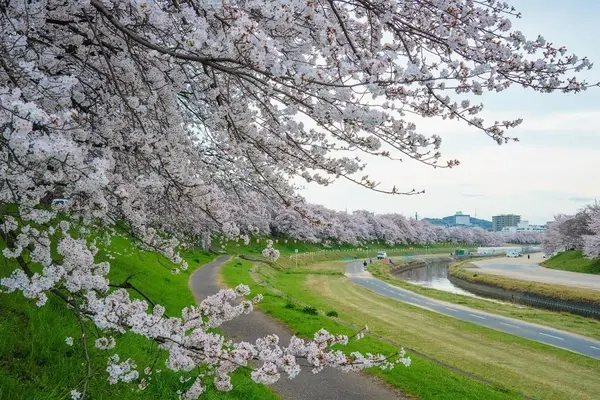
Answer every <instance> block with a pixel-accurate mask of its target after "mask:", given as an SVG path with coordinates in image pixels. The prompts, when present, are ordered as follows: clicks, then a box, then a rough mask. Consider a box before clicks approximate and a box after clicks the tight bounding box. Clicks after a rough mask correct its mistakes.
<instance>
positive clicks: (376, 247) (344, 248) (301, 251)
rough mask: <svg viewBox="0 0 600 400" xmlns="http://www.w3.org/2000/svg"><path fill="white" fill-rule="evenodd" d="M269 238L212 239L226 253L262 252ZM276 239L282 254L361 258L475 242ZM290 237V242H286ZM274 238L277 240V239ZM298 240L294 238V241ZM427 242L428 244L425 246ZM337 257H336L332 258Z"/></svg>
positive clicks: (446, 250)
mask: <svg viewBox="0 0 600 400" xmlns="http://www.w3.org/2000/svg"><path fill="white" fill-rule="evenodd" d="M267 239H269V238H265V237H253V238H252V239H251V240H250V243H249V244H247V245H246V244H244V242H243V241H242V240H228V239H225V238H218V239H216V240H214V241H213V244H214V246H215V247H218V248H221V249H223V250H224V251H225V252H226V253H227V254H250V255H251V254H254V255H260V254H261V252H262V251H263V249H264V248H265V246H266V240H267ZM271 239H272V240H273V241H274V243H273V247H274V248H276V249H277V250H279V252H280V253H281V255H282V256H288V257H289V256H291V255H295V250H296V249H298V257H299V260H300V258H301V257H310V256H311V255H310V254H307V253H319V252H320V253H339V254H340V255H341V257H340V256H338V259H339V258H343V257H344V256H350V257H351V256H354V255H356V256H358V257H361V258H364V257H367V255H369V256H370V257H375V254H376V253H377V252H378V251H380V250H382V251H386V252H387V253H388V255H412V254H425V253H442V254H443V253H448V254H450V252H452V251H454V250H455V249H456V248H464V249H472V248H474V247H475V246H474V245H468V244H451V243H449V244H446V243H435V244H431V245H422V244H406V245H394V246H389V245H388V244H386V243H384V242H381V243H377V242H373V243H366V244H364V245H360V246H353V245H349V244H336V243H333V244H319V243H310V242H304V241H301V240H295V239H288V238H271ZM257 240H258V242H257ZM286 240H287V243H286ZM275 241H277V242H276V243H275ZM294 241H295V242H294ZM426 246H427V247H426ZM332 259H335V258H332Z"/></svg>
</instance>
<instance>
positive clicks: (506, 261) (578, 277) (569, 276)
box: [473, 253, 600, 295]
mask: <svg viewBox="0 0 600 400" xmlns="http://www.w3.org/2000/svg"><path fill="white" fill-rule="evenodd" d="M543 260H544V259H543V258H542V253H536V254H533V255H532V256H531V259H527V256H524V257H518V258H508V257H502V258H493V259H489V260H481V261H475V262H473V264H475V265H476V266H477V267H479V268H478V270H477V272H482V273H485V274H492V275H501V276H505V277H507V278H514V279H521V280H524V281H534V282H543V283H551V284H556V285H566V286H574V287H578V288H586V289H593V290H600V275H593V274H583V273H580V272H570V271H561V270H558V269H549V268H544V267H540V266H539V265H538V264H539V263H541V262H542V261H543ZM599 295H600V294H599Z"/></svg>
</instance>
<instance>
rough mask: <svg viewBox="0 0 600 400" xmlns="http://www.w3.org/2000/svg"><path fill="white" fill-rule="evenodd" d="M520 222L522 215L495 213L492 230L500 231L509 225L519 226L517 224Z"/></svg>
mask: <svg viewBox="0 0 600 400" xmlns="http://www.w3.org/2000/svg"><path fill="white" fill-rule="evenodd" d="M519 222H521V216H520V215H514V214H502V215H494V216H493V217H492V230H493V231H494V232H498V231H501V230H502V229H503V228H505V227H507V226H517V225H519Z"/></svg>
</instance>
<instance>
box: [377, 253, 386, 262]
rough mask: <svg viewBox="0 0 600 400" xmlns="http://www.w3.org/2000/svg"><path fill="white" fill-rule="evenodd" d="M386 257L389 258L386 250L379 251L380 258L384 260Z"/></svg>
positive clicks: (378, 257)
mask: <svg viewBox="0 0 600 400" xmlns="http://www.w3.org/2000/svg"><path fill="white" fill-rule="evenodd" d="M384 258H387V253H386V252H385V251H380V252H379V253H377V259H378V260H383V259H384Z"/></svg>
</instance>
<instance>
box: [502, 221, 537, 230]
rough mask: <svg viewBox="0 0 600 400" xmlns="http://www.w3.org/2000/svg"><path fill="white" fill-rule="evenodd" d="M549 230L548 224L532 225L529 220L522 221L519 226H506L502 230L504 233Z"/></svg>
mask: <svg viewBox="0 0 600 400" xmlns="http://www.w3.org/2000/svg"><path fill="white" fill-rule="evenodd" d="M547 230H548V227H547V226H546V225H530V224H529V221H521V222H519V223H518V224H517V226H505V227H504V228H502V231H501V232H504V233H539V232H545V231H547Z"/></svg>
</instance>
